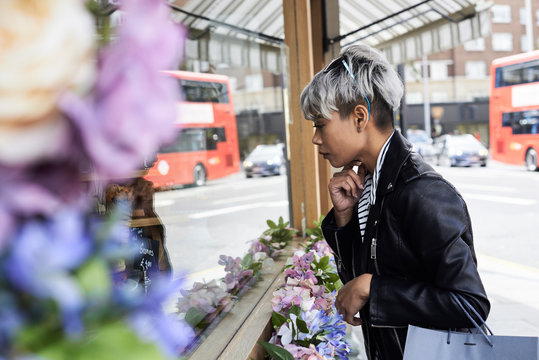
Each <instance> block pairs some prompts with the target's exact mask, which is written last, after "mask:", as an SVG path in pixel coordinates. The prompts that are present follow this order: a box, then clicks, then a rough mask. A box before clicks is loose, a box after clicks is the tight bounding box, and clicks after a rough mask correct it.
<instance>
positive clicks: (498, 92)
mask: <svg viewBox="0 0 539 360" xmlns="http://www.w3.org/2000/svg"><path fill="white" fill-rule="evenodd" d="M490 75H491V89H490V154H491V157H492V159H494V160H498V161H502V162H505V163H508V164H515V165H522V164H525V165H526V168H527V169H528V170H530V171H536V170H537V169H538V168H539V163H538V156H537V152H538V151H539V51H532V52H528V53H524V54H517V55H513V56H508V57H504V58H500V59H496V60H494V61H493V62H492V66H491V68H490Z"/></svg>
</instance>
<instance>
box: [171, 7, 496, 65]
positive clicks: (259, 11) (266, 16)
mask: <svg viewBox="0 0 539 360" xmlns="http://www.w3.org/2000/svg"><path fill="white" fill-rule="evenodd" d="M169 3H170V4H171V6H172V7H173V8H174V9H176V10H177V11H175V12H174V15H173V16H174V18H175V20H176V21H177V22H179V23H182V24H184V25H186V26H188V27H189V28H191V29H197V30H200V31H204V30H207V29H211V31H213V32H216V33H219V34H223V35H227V36H238V37H241V38H245V37H252V38H255V39H257V40H259V41H266V42H273V43H279V42H280V43H282V42H283V40H284V26H283V1H282V0H257V1H243V0H175V1H169ZM326 3H331V0H330V1H328V2H326ZM489 6H490V3H489V2H487V1H484V0H477V1H473V0H384V1H383V2H382V1H378V0H364V1H361V2H359V1H357V0H339V29H340V34H341V35H340V37H339V38H335V39H330V41H331V40H333V41H334V42H337V41H340V44H341V46H346V45H349V44H352V43H354V42H357V41H361V42H364V43H366V44H368V45H370V46H374V47H377V48H379V49H380V50H382V51H383V52H384V53H385V54H386V56H387V57H388V59H389V60H390V61H391V62H393V63H397V62H402V61H408V60H413V59H417V58H419V57H421V55H423V54H425V53H426V54H429V53H433V52H438V51H443V50H446V49H448V48H451V47H453V46H455V45H458V44H460V43H463V42H464V41H467V40H471V39H475V38H478V37H482V36H486V35H487V34H488V33H489V31H490V22H489V14H488V7H489ZM358 29H360V30H359V31H358ZM410 39H412V40H410Z"/></svg>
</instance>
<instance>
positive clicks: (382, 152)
mask: <svg viewBox="0 0 539 360" xmlns="http://www.w3.org/2000/svg"><path fill="white" fill-rule="evenodd" d="M394 134H395V130H393V132H392V133H391V136H390V137H389V138H388V139H387V141H386V143H385V144H384V146H382V150H380V153H379V154H378V159H377V160H376V167H375V168H374V174H373V176H372V186H371V194H370V195H371V196H370V199H369V200H370V201H369V203H370V204H371V205H373V204H374V203H375V202H376V189H377V188H378V179H380V172H381V171H382V165H383V164H384V159H385V158H386V154H387V149H388V148H389V144H390V143H391V139H392V138H393V135H394Z"/></svg>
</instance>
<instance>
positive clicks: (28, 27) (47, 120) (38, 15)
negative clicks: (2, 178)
mask: <svg viewBox="0 0 539 360" xmlns="http://www.w3.org/2000/svg"><path fill="white" fill-rule="evenodd" d="M95 40H96V36H95V27H94V25H93V18H92V16H91V15H90V13H89V12H88V11H87V10H86V9H85V6H84V2H83V1H81V0H1V1H0V49H1V50H0V79H1V80H0V162H3V163H6V164H12V165H13V164H21V163H28V162H32V161H35V160H38V159H41V158H43V157H50V156H53V155H54V154H56V152H57V151H60V149H61V148H62V147H63V145H64V142H65V141H66V140H65V139H66V137H67V136H66V135H67V131H68V129H67V123H66V120H65V119H63V118H62V116H61V114H60V113H59V112H58V111H57V110H56V102H57V99H58V96H59V95H60V94H61V93H62V92H63V91H65V90H72V91H75V92H78V93H84V92H86V91H88V89H89V88H90V87H91V86H92V83H93V79H94V73H95V70H94V69H95V47H96V46H95Z"/></svg>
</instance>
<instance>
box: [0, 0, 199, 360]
mask: <svg viewBox="0 0 539 360" xmlns="http://www.w3.org/2000/svg"><path fill="white" fill-rule="evenodd" d="M86 5H88V7H87V6H86ZM86 5H85V4H84V2H83V1H78V0H75V1H74V0H21V1H20V0H17V1H12V0H8V1H2V2H0V38H2V39H10V41H7V42H4V43H3V48H2V55H1V56H0V78H1V79H2V81H0V94H1V95H0V269H1V271H0V358H9V359H30V358H36V359H37V358H39V359H101V360H103V359H111V360H112V359H160V358H167V357H169V356H178V355H179V354H181V353H182V351H184V350H185V349H186V348H187V347H188V346H189V344H190V343H191V342H192V340H193V337H194V332H193V330H192V328H191V327H190V326H188V325H187V324H186V323H185V322H183V321H181V320H180V319H179V318H178V317H177V316H176V315H174V314H169V315H167V314H165V313H164V312H163V311H162V306H161V303H163V301H164V300H165V299H167V298H168V297H170V296H171V295H172V294H173V293H174V292H175V291H177V290H178V288H179V286H180V285H181V284H180V281H175V282H171V281H170V279H164V278H163V279H158V280H155V281H153V284H152V291H150V292H149V293H148V294H145V293H144V292H143V291H142V289H140V286H138V284H137V283H133V282H130V281H126V280H125V279H122V278H121V277H120V276H118V275H119V274H121V273H120V272H119V264H121V262H122V259H124V258H126V257H129V256H131V255H132V254H131V251H132V249H131V248H130V247H129V246H128V244H129V243H130V236H131V235H130V234H131V232H130V231H129V229H128V228H127V226H126V225H125V224H126V223H127V221H126V219H122V218H121V216H119V214H120V213H121V212H116V213H113V214H112V215H111V216H109V217H108V218H103V217H97V216H95V215H93V210H92V209H93V206H94V204H93V201H92V200H91V196H90V194H92V193H96V192H99V191H101V190H102V189H103V186H104V185H106V184H107V182H109V181H111V180H112V179H118V178H128V177H130V176H131V175H132V174H133V173H134V172H135V171H136V170H137V169H138V168H140V167H141V165H142V164H143V162H144V160H145V158H147V157H151V156H152V155H153V153H154V152H155V151H157V148H158V147H159V146H161V145H162V144H163V143H164V142H167V141H169V140H170V139H171V138H170V137H171V136H172V134H173V133H174V131H173V128H174V121H175V119H176V113H175V109H176V106H175V99H176V95H175V88H174V84H173V83H171V81H172V80H170V79H168V78H167V77H166V76H164V75H163V74H162V73H161V71H162V70H168V69H171V68H173V67H176V66H177V65H178V63H179V60H180V57H181V55H182V54H181V51H182V48H183V43H184V38H185V35H184V30H183V29H181V28H179V27H177V26H175V25H173V24H172V23H171V22H170V21H169V9H168V7H167V6H166V4H165V3H164V2H163V1H161V0H128V1H122V2H120V5H119V7H120V9H121V11H122V12H123V13H124V14H125V21H124V22H123V23H122V24H120V25H119V26H118V28H117V29H116V31H115V32H114V38H113V39H111V40H110V41H108V43H106V44H105V45H102V46H98V44H97V40H98V39H99V37H98V35H97V32H96V30H97V29H96V26H95V24H96V23H97V24H100V23H101V22H102V21H101V19H97V20H96V19H95V18H94V16H92V14H91V12H90V11H89V10H88V8H89V7H92V6H93V7H94V8H95V7H96V6H97V2H96V1H93V0H92V1H88V4H86ZM91 5H92V6H91ZM102 40H106V39H104V38H103V39H102Z"/></svg>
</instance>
